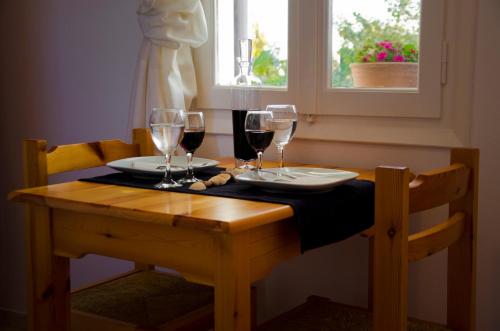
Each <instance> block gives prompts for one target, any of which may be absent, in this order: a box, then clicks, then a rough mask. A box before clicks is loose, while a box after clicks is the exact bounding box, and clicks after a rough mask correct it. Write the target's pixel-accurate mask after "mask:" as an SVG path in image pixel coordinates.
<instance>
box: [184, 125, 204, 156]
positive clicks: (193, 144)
mask: <svg viewBox="0 0 500 331" xmlns="http://www.w3.org/2000/svg"><path fill="white" fill-rule="evenodd" d="M204 137H205V130H204V129H195V130H184V137H183V138H182V140H181V147H182V149H184V151H185V152H186V153H194V151H196V150H197V149H198V147H200V146H201V143H202V142H203V138H204Z"/></svg>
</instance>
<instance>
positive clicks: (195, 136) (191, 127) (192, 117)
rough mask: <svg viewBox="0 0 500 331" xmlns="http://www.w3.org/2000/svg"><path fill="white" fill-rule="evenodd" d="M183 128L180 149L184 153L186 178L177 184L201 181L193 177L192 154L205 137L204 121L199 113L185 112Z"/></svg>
mask: <svg viewBox="0 0 500 331" xmlns="http://www.w3.org/2000/svg"><path fill="white" fill-rule="evenodd" d="M184 124H185V126H184V137H183V138H182V140H181V147H182V148H183V149H184V151H185V152H186V156H187V161H188V169H187V173H186V177H184V178H182V179H181V180H179V183H183V184H184V183H196V182H199V181H201V179H198V178H196V177H195V176H194V171H193V154H194V151H196V150H197V149H198V147H200V145H201V143H202V142H203V138H204V137H205V120H204V118H203V113H201V112H187V113H186V119H185V123H184Z"/></svg>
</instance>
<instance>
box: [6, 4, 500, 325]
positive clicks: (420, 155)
mask: <svg viewBox="0 0 500 331" xmlns="http://www.w3.org/2000/svg"><path fill="white" fill-rule="evenodd" d="M480 3H481V7H480V13H479V15H480V16H479V27H478V28H479V29H478V37H479V38H478V45H477V61H476V78H475V102H474V121H473V123H471V130H472V137H473V141H472V143H473V144H474V145H475V146H479V147H481V149H482V150H481V152H482V159H481V162H482V167H481V183H480V184H481V192H480V220H479V221H480V229H479V231H480V233H479V256H478V262H479V272H478V292H479V293H478V307H479V308H478V318H479V321H478V326H479V328H478V329H479V330H497V329H500V316H499V314H497V313H496V309H495V308H496V307H495V303H494V300H495V299H496V298H498V297H500V287H499V285H498V278H499V275H500V274H499V271H500V270H499V269H500V267H499V266H500V263H499V262H500V260H499V255H498V251H500V243H499V241H498V240H496V238H495V236H496V235H497V234H498V233H500V223H498V216H496V215H498V214H497V213H496V210H495V208H494V207H495V203H496V199H497V196H499V195H500V192H499V190H500V189H499V187H500V176H499V175H498V172H497V171H496V170H497V169H499V168H500V155H499V152H498V148H497V146H496V145H497V144H498V143H500V133H499V132H500V130H498V129H497V126H498V123H500V121H499V119H500V118H499V117H500V115H499V112H500V107H499V101H498V92H500V91H499V88H498V86H499V85H498V83H497V79H498V77H500V72H499V69H498V68H497V67H495V65H494V63H495V62H496V61H495V60H497V59H498V58H500V43H499V38H498V35H500V29H499V23H498V20H499V18H500V8H499V7H500V5H499V3H498V1H496V0H480ZM0 29H1V30H0V32H1V36H2V37H3V38H2V46H1V47H2V48H1V50H2V52H0V54H1V55H0V57H1V60H0V64H1V66H0V68H1V70H2V74H1V75H0V86H1V88H0V91H1V94H0V104H1V111H0V118H1V125H2V127H1V130H0V132H1V134H2V141H4V142H6V143H3V144H1V155H2V156H3V158H2V161H3V162H1V163H0V164H1V170H2V171H1V172H0V173H1V174H2V176H1V181H2V185H1V186H0V189H1V194H2V196H4V197H5V196H6V194H7V192H9V191H10V190H12V189H14V188H17V187H20V186H21V185H22V174H21V164H22V163H21V141H22V139H23V138H28V137H43V138H46V139H48V140H49V143H51V144H61V143H69V142H75V141H86V140H97V139H102V138H110V137H114V138H116V137H118V138H125V137H126V136H127V132H126V126H127V116H128V102H129V92H130V87H131V84H132V79H133V69H134V61H135V58H136V54H137V51H138V47H139V43H140V31H139V29H138V27H137V24H136V19H135V2H134V1H118V0H85V1H71V2H68V1H62V0H46V1H43V3H42V2H40V1H35V0H27V1H11V2H6V1H3V2H0ZM301 124H302V125H306V124H305V123H301ZM231 153H232V144H231V137H229V136H208V137H207V139H206V141H205V143H204V146H203V148H202V149H201V150H200V153H199V154H200V155H201V154H204V155H205V156H209V157H210V156H212V157H213V156H219V155H230V154H231ZM447 155H448V152H447V150H444V149H434V148H419V147H397V146H383V145H366V144H347V143H333V142H332V143H328V142H313V141H304V140H297V141H294V142H293V143H292V145H290V148H289V149H288V151H287V157H288V159H289V160H294V161H304V162H314V163H329V164H332V163H334V164H338V165H344V166H359V167H374V166H376V165H379V164H382V163H385V164H403V165H408V166H410V167H411V168H412V170H414V171H416V172H418V171H421V170H425V169H428V168H432V167H435V166H439V165H443V164H446V162H447ZM266 156H267V157H275V156H276V155H275V154H274V155H273V154H272V153H268V154H267V155H266ZM0 205H1V209H0V210H1V221H0V260H1V261H2V268H1V271H0V278H1V281H0V307H3V308H8V309H12V310H19V311H24V309H25V308H24V307H25V299H24V295H25V286H24V279H25V275H24V271H25V268H24V251H23V243H22V235H23V233H22V208H21V206H18V205H14V204H12V203H10V202H7V201H5V200H4V199H1V200H0ZM442 213H443V211H442V210H440V211H436V212H434V213H431V214H430V215H428V216H431V217H430V218H431V219H435V218H436V216H437V215H440V214H442ZM422 218H423V217H422ZM413 223H414V225H413V226H414V227H415V228H420V227H421V226H423V225H424V224H427V222H425V221H423V220H421V219H416V220H414V222H413ZM366 252H367V244H366V241H365V240H363V239H361V238H353V239H350V240H347V241H345V242H343V243H340V244H336V245H331V246H329V247H324V248H322V249H318V250H316V251H312V252H310V253H307V254H305V255H304V256H302V257H299V258H297V259H294V260H291V261H289V262H287V263H285V264H283V265H282V266H280V267H278V268H277V269H276V270H275V271H274V272H273V273H272V274H271V275H270V277H269V278H268V279H267V280H266V281H265V282H263V283H262V284H261V287H262V288H263V289H264V292H265V299H264V301H265V302H264V317H265V316H270V315H272V314H274V313H276V312H279V311H281V310H283V309H286V308H288V307H289V306H291V305H294V304H296V303H298V302H300V301H301V300H303V299H304V298H305V297H306V296H307V295H309V294H313V293H314V294H320V295H327V296H330V297H332V298H334V299H336V300H338V301H341V302H345V303H352V304H364V303H365V302H366V283H367V279H366V265H367V255H366ZM444 261H445V260H444V255H443V254H438V255H437V256H435V257H432V258H431V259H429V260H428V261H423V262H420V263H419V264H417V265H415V266H412V268H411V282H410V297H411V304H410V313H411V314H412V315H414V316H417V317H422V318H427V319H431V320H436V321H443V320H444V312H445V308H444V305H445V279H446V275H445V267H444V266H443V262H444ZM129 266H130V264H129V263H126V262H120V261H115V260H110V259H104V258H97V257H90V258H85V259H83V260H80V261H76V262H74V263H72V278H73V285H79V284H81V283H82V282H84V281H90V280H92V279H95V278H97V277H99V276H101V275H104V274H109V273H113V272H116V271H118V270H123V269H126V268H128V267H129Z"/></svg>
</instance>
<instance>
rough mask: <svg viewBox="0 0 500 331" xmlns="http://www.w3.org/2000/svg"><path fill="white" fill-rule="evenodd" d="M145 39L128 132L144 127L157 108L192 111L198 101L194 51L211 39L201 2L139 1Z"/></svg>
mask: <svg viewBox="0 0 500 331" xmlns="http://www.w3.org/2000/svg"><path fill="white" fill-rule="evenodd" d="M137 2H138V9H137V15H138V21H139V25H140V27H141V29H142V32H143V34H144V40H143V42H142V46H141V50H140V53H139V59H138V62H137V68H136V78H135V82H134V86H133V90H132V99H131V104H130V116H129V126H131V127H132V128H135V127H145V125H146V124H147V117H148V115H149V112H150V111H151V109H152V108H153V107H167V108H181V109H185V110H188V109H189V108H190V106H191V101H192V99H193V97H195V96H196V92H197V91H196V76H195V70H194V64H193V58H192V55H191V47H199V46H201V45H202V44H203V43H204V42H205V41H206V40H207V37H208V33H207V23H206V19H205V13H204V11H203V7H202V5H201V3H200V0H138V1H137Z"/></svg>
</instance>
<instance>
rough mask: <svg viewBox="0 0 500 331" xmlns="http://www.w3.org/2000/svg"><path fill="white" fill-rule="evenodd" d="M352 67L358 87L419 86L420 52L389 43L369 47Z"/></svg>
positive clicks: (359, 52)
mask: <svg viewBox="0 0 500 331" xmlns="http://www.w3.org/2000/svg"><path fill="white" fill-rule="evenodd" d="M355 61H356V63H351V65H350V66H351V73H352V79H353V85H354V87H403V88H405V87H406V88H412V87H413V88H414V87H417V83H418V50H417V48H416V47H415V46H414V45H412V44H406V45H402V44H401V43H399V42H394V43H393V42H391V41H388V40H384V41H379V42H376V43H371V44H367V45H365V46H364V47H363V48H362V49H361V50H359V51H358V52H357V53H356V59H355Z"/></svg>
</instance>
